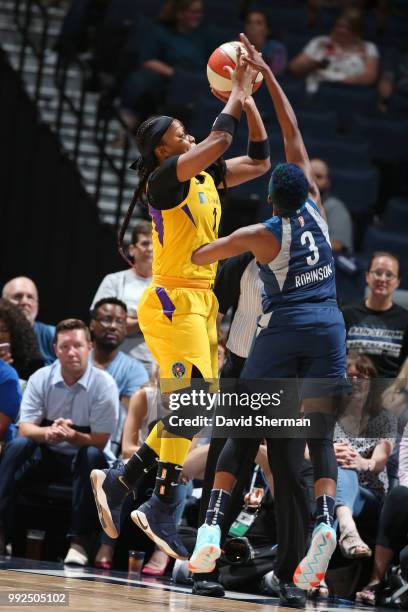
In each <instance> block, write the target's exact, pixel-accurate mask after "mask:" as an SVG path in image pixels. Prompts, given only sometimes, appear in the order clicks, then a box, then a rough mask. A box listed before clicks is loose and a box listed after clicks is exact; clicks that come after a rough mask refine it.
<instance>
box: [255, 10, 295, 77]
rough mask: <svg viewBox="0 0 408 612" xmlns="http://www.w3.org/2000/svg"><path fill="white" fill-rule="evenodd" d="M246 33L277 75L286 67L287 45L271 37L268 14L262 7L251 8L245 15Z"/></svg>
mask: <svg viewBox="0 0 408 612" xmlns="http://www.w3.org/2000/svg"><path fill="white" fill-rule="evenodd" d="M245 34H246V35H247V37H248V40H249V41H250V42H251V43H252V44H253V45H254V46H255V48H256V49H257V50H258V51H261V53H262V57H263V58H264V60H265V62H266V63H267V64H268V66H269V67H270V68H271V70H272V72H273V73H274V75H275V76H278V75H279V74H282V73H283V72H284V71H285V69H286V64H287V61H288V60H287V53H286V48H285V45H283V44H282V43H281V42H279V41H277V40H274V39H273V38H271V31H270V26H269V22H268V16H267V13H266V12H265V11H263V10H262V9H249V10H248V12H247V13H246V15H245Z"/></svg>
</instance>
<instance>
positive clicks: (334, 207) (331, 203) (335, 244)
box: [311, 159, 353, 253]
mask: <svg viewBox="0 0 408 612" xmlns="http://www.w3.org/2000/svg"><path fill="white" fill-rule="evenodd" d="M311 164H312V170H313V175H314V179H315V181H316V185H317V186H318V187H319V190H320V195H321V198H322V202H323V204H324V209H325V211H326V215H327V222H328V225H329V233H330V240H331V244H332V249H333V251H334V252H336V253H341V252H343V251H347V252H348V253H352V252H353V222H352V220H351V216H350V213H349V211H348V210H347V208H346V206H345V204H344V203H343V202H342V201H341V200H340V199H339V198H337V197H336V196H335V195H333V194H332V193H331V191H330V187H331V180H330V169H329V166H328V165H327V163H326V162H325V161H323V160H322V159H312V160H311Z"/></svg>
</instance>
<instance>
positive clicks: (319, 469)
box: [305, 412, 337, 482]
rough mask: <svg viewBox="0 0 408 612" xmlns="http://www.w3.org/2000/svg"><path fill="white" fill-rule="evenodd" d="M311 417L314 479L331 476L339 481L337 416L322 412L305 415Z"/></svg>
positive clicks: (311, 455) (311, 454)
mask: <svg viewBox="0 0 408 612" xmlns="http://www.w3.org/2000/svg"><path fill="white" fill-rule="evenodd" d="M305 416H306V418H308V419H310V429H311V432H312V436H311V437H310V438H308V439H307V445H308V447H309V453H310V459H311V461H312V464H313V472H314V480H315V482H316V481H317V480H320V479H321V478H330V479H331V480H334V481H336V482H337V459H336V454H335V452H334V448H333V432H334V425H335V417H334V416H333V415H331V414H324V413H322V412H311V413H310V414H307V415H305Z"/></svg>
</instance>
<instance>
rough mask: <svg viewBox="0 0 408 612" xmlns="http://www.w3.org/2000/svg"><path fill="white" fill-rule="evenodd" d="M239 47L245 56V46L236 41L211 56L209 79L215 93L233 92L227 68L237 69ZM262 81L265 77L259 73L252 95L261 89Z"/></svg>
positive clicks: (224, 45) (227, 43)
mask: <svg viewBox="0 0 408 612" xmlns="http://www.w3.org/2000/svg"><path fill="white" fill-rule="evenodd" d="M238 47H241V51H242V54H243V55H245V54H246V49H245V47H244V45H243V44H242V43H241V42H238V41H235V40H233V41H231V42H226V43H224V44H222V45H220V46H219V47H218V48H217V49H215V51H213V53H212V54H211V55H210V58H209V60H208V63H207V78H208V80H209V82H210V85H211V87H212V88H213V89H214V90H215V91H219V92H220V93H225V92H229V91H231V89H232V82H231V78H230V75H229V72H228V70H226V69H225V66H230V67H231V68H232V69H234V68H235V65H236V62H237V49H238ZM262 80H263V76H262V74H261V73H260V72H258V74H257V75H256V79H255V82H254V85H253V88H252V93H253V92H254V91H256V90H257V89H259V88H260V86H261V84H262Z"/></svg>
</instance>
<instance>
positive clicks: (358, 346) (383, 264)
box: [343, 251, 408, 378]
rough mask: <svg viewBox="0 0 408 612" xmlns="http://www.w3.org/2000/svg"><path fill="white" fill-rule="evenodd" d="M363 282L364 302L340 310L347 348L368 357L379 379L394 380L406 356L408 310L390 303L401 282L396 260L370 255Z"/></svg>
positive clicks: (381, 253)
mask: <svg viewBox="0 0 408 612" xmlns="http://www.w3.org/2000/svg"><path fill="white" fill-rule="evenodd" d="M366 282H367V286H368V293H367V298H366V299H365V300H364V302H363V303H362V304H357V305H351V306H346V307H344V308H343V316H344V321H345V324H346V331H347V348H348V350H349V351H354V352H356V353H365V354H366V355H368V356H369V357H370V359H371V360H372V361H373V363H374V365H375V367H376V369H377V371H378V375H379V376H381V377H384V378H393V377H394V376H396V375H397V373H398V370H399V369H400V367H401V365H402V363H403V361H404V360H405V359H406V357H407V356H408V311H407V310H405V308H402V307H401V306H398V305H397V304H394V302H393V300H392V296H393V293H394V291H395V290H396V289H397V287H398V286H399V283H400V264H399V260H398V257H396V256H395V255H393V254H392V253H388V252H386V251H376V252H375V253H373V255H372V257H371V260H370V263H369V266H368V271H367V272H366Z"/></svg>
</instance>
